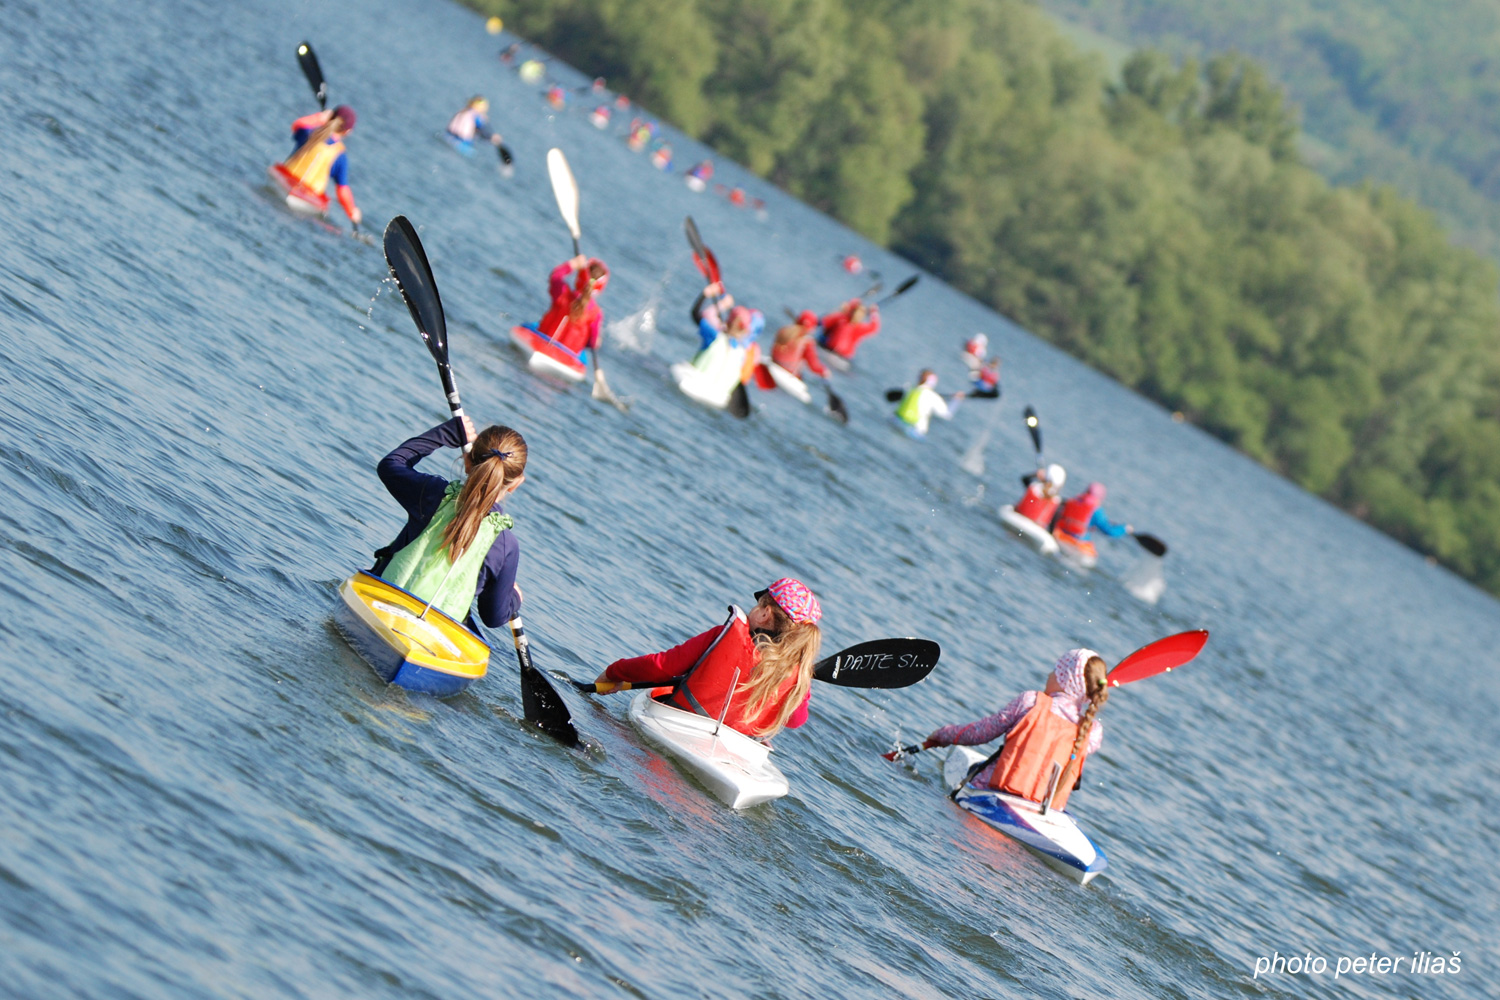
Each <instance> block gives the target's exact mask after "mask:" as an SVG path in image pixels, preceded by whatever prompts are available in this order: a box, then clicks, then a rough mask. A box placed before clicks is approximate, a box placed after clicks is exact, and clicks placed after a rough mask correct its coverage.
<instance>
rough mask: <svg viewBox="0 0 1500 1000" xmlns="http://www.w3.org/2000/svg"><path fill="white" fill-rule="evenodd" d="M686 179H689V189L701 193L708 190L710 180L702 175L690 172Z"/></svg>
mask: <svg viewBox="0 0 1500 1000" xmlns="http://www.w3.org/2000/svg"><path fill="white" fill-rule="evenodd" d="M685 180H686V181H687V186H688V190H689V191H696V192H698V193H700V194H701V193H703V192H704V191H707V190H708V181H705V180H704V179H703V178H702V177H697V176H695V175H693V174H688V175H687V177H686V178H685Z"/></svg>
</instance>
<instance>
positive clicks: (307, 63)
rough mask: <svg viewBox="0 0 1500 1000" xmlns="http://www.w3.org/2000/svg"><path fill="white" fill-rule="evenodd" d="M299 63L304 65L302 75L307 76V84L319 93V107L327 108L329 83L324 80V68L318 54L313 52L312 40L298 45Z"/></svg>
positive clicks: (314, 91)
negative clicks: (320, 64) (319, 63)
mask: <svg viewBox="0 0 1500 1000" xmlns="http://www.w3.org/2000/svg"><path fill="white" fill-rule="evenodd" d="M297 64H298V65H299V66H301V67H302V75H303V76H305V77H307V85H308V86H309V87H311V88H312V90H313V93H314V94H316V95H317V98H318V107H319V108H327V107H328V84H327V83H325V82H324V80H323V69H322V67H320V66H319V65H318V56H317V53H315V52H313V49H312V43H311V42H303V43H302V44H301V45H299V46H297Z"/></svg>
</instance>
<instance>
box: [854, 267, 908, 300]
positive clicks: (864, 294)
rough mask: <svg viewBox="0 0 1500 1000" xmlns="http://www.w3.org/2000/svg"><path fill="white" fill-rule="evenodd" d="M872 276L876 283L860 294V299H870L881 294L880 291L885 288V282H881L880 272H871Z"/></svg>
mask: <svg viewBox="0 0 1500 1000" xmlns="http://www.w3.org/2000/svg"><path fill="white" fill-rule="evenodd" d="M870 274H871V275H872V276H873V277H874V278H875V283H874V284H873V285H871V286H870V287H869V288H866V289H865V290H864V291H862V292H860V293H859V297H860V298H862V299H868V298H869V297H870V296H871V295H876V294H879V292H880V290H881V289H882V288H884V287H885V282H884V281H882V280H881V277H880V272H879V271H871V272H870ZM898 294H899V293H898Z"/></svg>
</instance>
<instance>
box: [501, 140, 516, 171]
mask: <svg viewBox="0 0 1500 1000" xmlns="http://www.w3.org/2000/svg"><path fill="white" fill-rule="evenodd" d="M514 159H515V157H513V156H511V155H510V147H509V146H507V145H505V143H503V142H502V143H501V144H500V162H501V163H503V164H505V165H506V166H507V167H508V166H510V165H511V162H512V161H513V160H514Z"/></svg>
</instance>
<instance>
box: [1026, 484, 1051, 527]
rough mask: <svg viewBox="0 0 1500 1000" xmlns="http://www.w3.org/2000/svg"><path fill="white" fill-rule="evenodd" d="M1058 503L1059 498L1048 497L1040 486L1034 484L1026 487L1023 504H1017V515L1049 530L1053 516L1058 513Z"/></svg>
mask: <svg viewBox="0 0 1500 1000" xmlns="http://www.w3.org/2000/svg"><path fill="white" fill-rule="evenodd" d="M1057 502H1058V501H1057V498H1056V497H1050V496H1048V495H1047V491H1046V490H1045V489H1043V488H1042V487H1041V486H1040V484H1032V485H1031V486H1028V487H1026V492H1025V494H1023V495H1022V497H1021V502H1020V503H1018V504H1016V513H1017V514H1020V515H1021V516H1022V517H1029V518H1031V519H1032V520H1033V521H1035V522H1036V523H1037V524H1040V525H1041V526H1042V527H1044V528H1049V527H1051V526H1052V515H1053V514H1056V513H1057Z"/></svg>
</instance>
